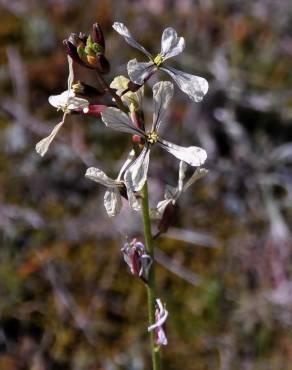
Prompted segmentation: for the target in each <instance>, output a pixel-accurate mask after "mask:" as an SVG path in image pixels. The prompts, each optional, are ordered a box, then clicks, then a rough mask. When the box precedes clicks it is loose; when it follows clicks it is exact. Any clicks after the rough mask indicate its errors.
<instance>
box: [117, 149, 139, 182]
mask: <svg viewBox="0 0 292 370" xmlns="http://www.w3.org/2000/svg"><path fill="white" fill-rule="evenodd" d="M134 159H135V151H134V149H132V150H131V151H130V153H129V154H128V156H127V159H126V161H125V162H124V164H123V165H122V167H121V169H120V172H119V174H118V177H117V180H120V179H121V177H122V175H123V173H124V172H125V171H126V169H127V168H128V167H129V166H130V164H131V163H132V162H133V161H134Z"/></svg>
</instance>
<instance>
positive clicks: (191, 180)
mask: <svg viewBox="0 0 292 370" xmlns="http://www.w3.org/2000/svg"><path fill="white" fill-rule="evenodd" d="M208 172H209V171H208V170H206V168H197V169H196V171H195V172H194V173H193V175H192V176H191V177H190V178H189V179H188V181H187V182H186V183H185V185H184V187H183V191H186V190H187V189H188V188H189V187H190V186H191V185H192V184H193V183H194V182H196V181H197V180H199V179H200V178H202V177H204V176H206V175H207V173H208Z"/></svg>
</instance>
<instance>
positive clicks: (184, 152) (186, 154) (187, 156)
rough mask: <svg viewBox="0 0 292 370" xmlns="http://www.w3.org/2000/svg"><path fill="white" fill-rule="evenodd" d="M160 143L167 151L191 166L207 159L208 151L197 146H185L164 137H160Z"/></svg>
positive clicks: (198, 164)
mask: <svg viewBox="0 0 292 370" xmlns="http://www.w3.org/2000/svg"><path fill="white" fill-rule="evenodd" d="M158 144H159V145H160V146H161V147H162V148H163V149H165V150H166V151H167V152H169V153H171V154H172V155H174V156H175V157H176V158H178V159H180V160H181V161H184V162H186V163H188V164H189V165H191V166H201V165H202V164H203V163H204V162H205V160H206V159H207V153H206V151H205V150H204V149H202V148H199V147H197V146H189V147H183V146H179V145H176V144H173V143H170V142H169V141H166V140H163V139H159V140H158Z"/></svg>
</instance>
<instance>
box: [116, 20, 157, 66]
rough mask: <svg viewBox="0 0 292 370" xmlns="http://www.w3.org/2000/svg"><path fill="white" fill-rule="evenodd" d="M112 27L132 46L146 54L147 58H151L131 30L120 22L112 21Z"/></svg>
mask: <svg viewBox="0 0 292 370" xmlns="http://www.w3.org/2000/svg"><path fill="white" fill-rule="evenodd" d="M113 29H114V30H115V31H117V32H118V33H119V34H120V35H121V36H122V37H123V38H124V39H125V41H126V42H127V43H128V44H129V45H131V46H133V47H134V48H136V49H138V50H140V51H142V53H144V54H145V55H147V57H148V58H150V59H152V55H151V54H150V53H149V51H147V50H146V49H145V48H144V47H143V46H142V45H140V44H139V43H138V42H137V41H136V40H135V39H134V38H133V36H132V34H131V32H130V31H129V30H128V28H127V27H126V26H125V25H124V24H123V23H120V22H114V24H113Z"/></svg>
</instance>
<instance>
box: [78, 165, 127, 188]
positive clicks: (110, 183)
mask: <svg viewBox="0 0 292 370" xmlns="http://www.w3.org/2000/svg"><path fill="white" fill-rule="evenodd" d="M85 177H86V178H88V179H90V180H92V181H95V182H98V183H99V184H101V185H103V186H106V187H109V188H112V187H117V186H118V185H121V182H120V181H117V180H113V179H111V178H110V177H108V176H107V175H106V174H105V173H104V172H103V171H101V170H100V169H99V168H96V167H89V168H88V169H87V170H86V173H85Z"/></svg>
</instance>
